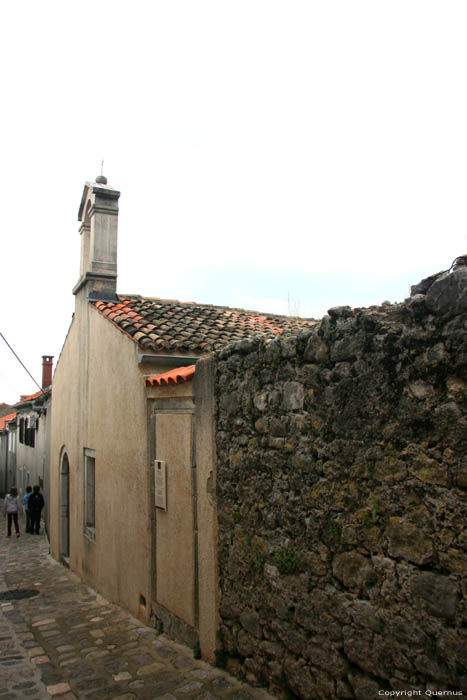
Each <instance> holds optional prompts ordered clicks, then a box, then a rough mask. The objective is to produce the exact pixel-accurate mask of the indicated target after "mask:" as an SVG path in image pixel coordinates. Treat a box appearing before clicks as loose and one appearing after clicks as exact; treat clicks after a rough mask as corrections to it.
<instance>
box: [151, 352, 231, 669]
mask: <svg viewBox="0 0 467 700" xmlns="http://www.w3.org/2000/svg"><path fill="white" fill-rule="evenodd" d="M148 398H150V399H151V400H152V405H153V409H152V410H153V415H154V423H155V447H156V450H155V456H156V458H157V459H161V460H164V461H165V462H166V467H167V512H164V511H163V510H161V509H159V508H156V509H155V559H156V566H155V574H154V575H155V582H154V583H155V593H156V601H157V603H158V604H160V605H162V606H164V608H165V609H166V610H168V611H169V612H170V613H172V614H173V615H175V616H176V617H177V618H178V619H179V620H181V621H182V622H183V623H185V624H186V625H189V626H190V627H192V628H193V629H194V630H195V632H196V634H195V639H196V638H197V639H198V640H199V644H200V648H201V653H202V656H203V658H205V659H206V660H208V661H211V662H214V661H215V649H216V632H217V629H218V602H219V593H218V577H217V511H216V499H215V448H214V432H213V429H214V421H213V412H214V395H213V381H212V362H211V360H209V359H200V360H199V361H198V363H197V366H196V372H195V380H194V382H191V381H190V382H186V383H184V384H181V385H175V386H174V385H171V386H161V387H151V388H150V389H149V390H148ZM171 631H172V633H174V634H177V627H176V625H174V626H172V627H171ZM181 638H183V639H184V641H186V643H189V642H188V637H187V636H186V635H185V636H183V635H182V636H181Z"/></svg>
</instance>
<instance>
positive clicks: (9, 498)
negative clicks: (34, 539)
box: [3, 486, 21, 537]
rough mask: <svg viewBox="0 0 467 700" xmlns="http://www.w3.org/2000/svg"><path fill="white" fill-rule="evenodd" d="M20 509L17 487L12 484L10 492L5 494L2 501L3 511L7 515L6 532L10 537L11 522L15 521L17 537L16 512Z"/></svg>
mask: <svg viewBox="0 0 467 700" xmlns="http://www.w3.org/2000/svg"><path fill="white" fill-rule="evenodd" d="M20 510H21V502H20V500H19V496H18V489H17V488H16V487H15V486H12V487H11V489H10V492H9V493H7V495H6V496H5V500H4V501H3V512H4V514H5V516H7V517H8V534H7V537H11V523H12V522H14V523H15V530H16V537H19V524H18V513H19V512H20Z"/></svg>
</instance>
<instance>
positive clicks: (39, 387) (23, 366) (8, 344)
mask: <svg viewBox="0 0 467 700" xmlns="http://www.w3.org/2000/svg"><path fill="white" fill-rule="evenodd" d="M0 336H1V338H2V340H4V341H5V343H6V345H7V346H8V347H9V348H10V350H11V352H12V353H13V355H14V356H15V357H16V359H17V360H18V362H19V363H20V365H21V367H22V368H23V369H24V370H26V372H27V373H28V374H29V376H30V377H31V379H32V381H33V382H34V384H35V385H36V386H37V387H38V389H40V391H42V387H41V386H39V384H38V383H37V382H36V380H35V379H34V377H33V376H32V374H31V372H30V371H29V370H28V368H27V367H26V365H25V364H24V363H23V362H21V360H20V358H19V357H18V355H17V354H16V353H15V351H14V350H13V348H12V347H11V345H10V343H9V342H8V340H7V339H6V338H5V336H4V335H3V333H0Z"/></svg>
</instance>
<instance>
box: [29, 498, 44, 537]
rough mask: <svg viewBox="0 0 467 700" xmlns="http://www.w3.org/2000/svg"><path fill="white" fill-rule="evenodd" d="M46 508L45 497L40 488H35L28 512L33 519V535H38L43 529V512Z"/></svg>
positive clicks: (31, 531)
mask: <svg viewBox="0 0 467 700" xmlns="http://www.w3.org/2000/svg"><path fill="white" fill-rule="evenodd" d="M43 507H44V496H43V495H42V494H41V492H40V487H39V486H34V488H33V491H32V494H31V495H30V496H29V501H28V511H29V517H30V519H31V530H30V533H31V535H32V534H33V533H36V535H38V534H39V533H40V529H41V512H42V508H43Z"/></svg>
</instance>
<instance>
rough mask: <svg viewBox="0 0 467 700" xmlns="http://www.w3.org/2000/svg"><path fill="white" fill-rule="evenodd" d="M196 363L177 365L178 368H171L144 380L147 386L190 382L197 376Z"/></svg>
mask: <svg viewBox="0 0 467 700" xmlns="http://www.w3.org/2000/svg"><path fill="white" fill-rule="evenodd" d="M195 368H196V365H189V367H177V368H176V369H171V370H169V371H168V372H164V374H156V375H155V376H154V377H149V379H146V381H145V382H144V384H145V386H156V385H157V386H164V385H165V386H167V385H169V384H183V382H189V381H190V379H193V377H194V376H195Z"/></svg>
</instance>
